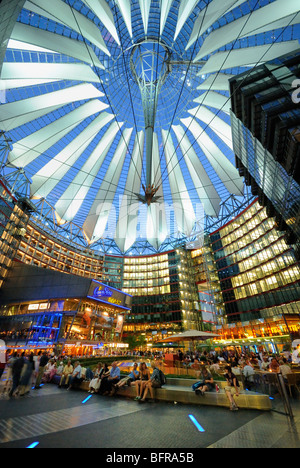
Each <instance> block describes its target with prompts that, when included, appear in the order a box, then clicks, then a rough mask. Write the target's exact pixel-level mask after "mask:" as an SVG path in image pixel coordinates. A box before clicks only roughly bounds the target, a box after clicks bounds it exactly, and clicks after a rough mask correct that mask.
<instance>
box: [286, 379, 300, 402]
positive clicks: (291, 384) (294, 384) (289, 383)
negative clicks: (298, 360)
mask: <svg viewBox="0 0 300 468" xmlns="http://www.w3.org/2000/svg"><path fill="white" fill-rule="evenodd" d="M285 378H286V384H287V386H288V387H289V391H290V396H291V397H292V396H293V394H292V387H295V388H296V390H297V392H298V393H299V394H300V389H299V386H298V383H300V377H299V375H297V374H287V375H286V376H285Z"/></svg>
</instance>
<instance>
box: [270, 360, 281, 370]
mask: <svg viewBox="0 0 300 468" xmlns="http://www.w3.org/2000/svg"><path fill="white" fill-rule="evenodd" d="M269 370H270V371H271V372H276V373H279V372H280V368H279V364H278V362H277V359H276V358H273V359H272V360H271V362H270V365H269Z"/></svg>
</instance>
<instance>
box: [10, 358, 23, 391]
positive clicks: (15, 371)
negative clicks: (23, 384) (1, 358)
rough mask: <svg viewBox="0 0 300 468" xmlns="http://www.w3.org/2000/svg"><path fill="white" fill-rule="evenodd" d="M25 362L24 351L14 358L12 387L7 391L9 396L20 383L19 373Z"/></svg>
mask: <svg viewBox="0 0 300 468" xmlns="http://www.w3.org/2000/svg"><path fill="white" fill-rule="evenodd" d="M24 363H25V353H22V354H21V357H19V358H18V359H16V360H15V362H14V363H13V365H12V382H13V384H12V388H11V391H10V392H9V396H10V397H12V396H13V394H14V392H15V391H16V390H17V388H18V387H19V385H20V379H21V373H22V369H23V366H24Z"/></svg>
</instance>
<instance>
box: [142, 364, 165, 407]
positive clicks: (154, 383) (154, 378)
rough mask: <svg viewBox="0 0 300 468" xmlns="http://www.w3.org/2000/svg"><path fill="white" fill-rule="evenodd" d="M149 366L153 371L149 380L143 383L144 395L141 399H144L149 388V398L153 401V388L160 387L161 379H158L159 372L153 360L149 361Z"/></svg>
mask: <svg viewBox="0 0 300 468" xmlns="http://www.w3.org/2000/svg"><path fill="white" fill-rule="evenodd" d="M151 367H152V369H153V373H152V375H151V378H150V380H148V381H147V382H146V383H145V389H144V395H143V398H142V399H141V401H145V400H146V397H147V395H148V391H149V390H150V395H151V400H152V401H154V391H153V389H154V388H161V381H160V372H159V369H158V368H157V367H156V363H155V362H154V361H153V362H152V363H151Z"/></svg>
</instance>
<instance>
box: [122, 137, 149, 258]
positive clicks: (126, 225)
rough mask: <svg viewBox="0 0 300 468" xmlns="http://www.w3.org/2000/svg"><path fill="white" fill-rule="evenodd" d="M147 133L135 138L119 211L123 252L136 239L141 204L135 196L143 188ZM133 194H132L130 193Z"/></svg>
mask: <svg viewBox="0 0 300 468" xmlns="http://www.w3.org/2000/svg"><path fill="white" fill-rule="evenodd" d="M144 145H145V133H144V132H139V133H137V135H136V138H135V144H134V149H133V153H132V159H131V163H130V167H129V171H128V176H127V182H126V186H125V190H124V195H123V198H122V203H121V207H120V211H119V218H118V223H117V228H116V234H115V239H116V243H117V245H118V246H119V248H120V249H121V251H122V252H126V251H127V250H128V249H130V247H131V246H132V245H133V244H134V242H135V240H136V236H137V233H136V229H137V222H138V210H139V204H138V202H137V200H136V198H135V197H134V194H135V193H139V192H140V189H141V174H142V161H143V151H144ZM130 194H132V195H130Z"/></svg>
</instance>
